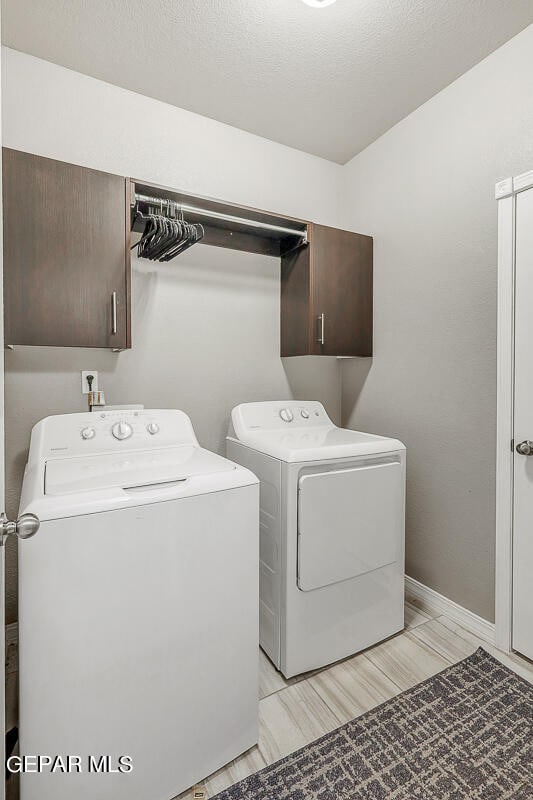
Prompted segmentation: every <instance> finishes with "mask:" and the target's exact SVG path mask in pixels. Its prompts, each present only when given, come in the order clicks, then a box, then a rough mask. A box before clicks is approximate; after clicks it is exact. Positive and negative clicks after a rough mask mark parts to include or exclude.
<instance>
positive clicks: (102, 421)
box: [29, 408, 198, 460]
mask: <svg viewBox="0 0 533 800" xmlns="http://www.w3.org/2000/svg"><path fill="white" fill-rule="evenodd" d="M181 444H188V445H191V444H192V445H195V446H198V440H197V439H196V436H195V434H194V430H193V427H192V425H191V421H190V419H189V417H188V416H187V414H184V412H183V411H178V410H171V409H156V410H149V409H143V410H141V409H116V410H115V409H113V410H110V411H106V410H105V408H104V409H102V410H101V411H93V412H92V413H90V412H85V413H82V414H61V415H57V416H53V417H46V418H45V419H42V420H41V421H40V422H38V423H37V425H36V426H35V427H34V429H33V432H32V439H31V444H30V456H29V460H31V459H32V458H33V457H35V458H38V459H43V458H44V459H46V458H54V457H57V458H62V457H68V456H77V455H81V454H85V455H91V454H92V453H95V454H96V453H116V452H123V451H127V450H142V449H149V448H151V447H157V448H161V447H175V446H176V445H181ZM32 451H33V452H32Z"/></svg>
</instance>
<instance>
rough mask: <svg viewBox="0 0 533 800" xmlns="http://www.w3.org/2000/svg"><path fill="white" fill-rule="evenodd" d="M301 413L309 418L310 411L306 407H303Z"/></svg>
mask: <svg viewBox="0 0 533 800" xmlns="http://www.w3.org/2000/svg"><path fill="white" fill-rule="evenodd" d="M300 414H301V415H302V417H303V418H304V419H309V411H308V410H307V409H306V408H302V410H301V411H300Z"/></svg>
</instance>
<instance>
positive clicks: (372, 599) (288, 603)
mask: <svg viewBox="0 0 533 800" xmlns="http://www.w3.org/2000/svg"><path fill="white" fill-rule="evenodd" d="M227 455H228V457H229V458H231V459H232V460H233V461H236V462H237V463H239V464H241V465H243V466H244V467H247V468H248V469H250V470H252V472H254V473H255V474H256V475H257V476H258V477H259V479H260V483H261V486H260V579H259V583H260V590H259V597H260V603H259V617H260V626H259V627H260V644H261V647H262V648H263V650H264V651H265V652H266V653H267V655H268V656H269V657H270V659H271V660H272V662H273V663H274V665H275V666H276V667H277V668H278V669H280V670H281V672H282V673H283V674H284V675H285V676H286V677H288V678H289V677H292V676H293V675H297V674H299V673H302V672H306V671H308V670H312V669H316V668H319V667H323V666H325V665H327V664H331V663H333V662H334V661H337V660H339V659H342V658H345V657H346V656H349V655H352V654H354V653H356V652H358V651H360V650H362V649H364V648H365V647H369V646H370V645H372V644H375V643H376V642H379V641H381V640H382V639H385V638H387V637H388V636H391V635H392V634H394V633H396V632H398V631H400V630H401V629H402V628H403V626H404V520H405V447H404V445H403V444H402V443H401V442H400V441H398V440H397V439H389V438H384V437H381V436H374V435H371V434H368V433H360V432H358V431H352V430H347V429H343V428H338V427H337V426H336V425H334V424H333V422H332V421H331V420H330V418H329V417H328V415H327V413H326V411H325V409H324V407H323V406H322V404H321V403H318V402H305V403H302V402H295V401H286V402H273V401H272V402H270V401H269V402H263V403H245V404H242V405H239V406H237V407H236V408H234V409H233V412H232V415H231V425H230V431H229V435H228V438H227Z"/></svg>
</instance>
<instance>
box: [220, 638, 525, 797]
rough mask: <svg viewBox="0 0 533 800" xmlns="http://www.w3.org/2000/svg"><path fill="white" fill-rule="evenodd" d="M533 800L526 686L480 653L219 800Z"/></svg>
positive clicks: (271, 768)
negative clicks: (463, 799)
mask: <svg viewBox="0 0 533 800" xmlns="http://www.w3.org/2000/svg"><path fill="white" fill-rule="evenodd" d="M465 797H466V798H474V799H475V800H507V798H513V800H526V799H527V800H531V799H532V798H533V686H532V685H531V684H529V683H528V682H527V681H525V680H523V679H522V678H520V677H519V676H518V675H516V674H515V673H514V672H512V671H511V670H509V669H507V667H504V666H503V665H502V664H501V663H500V662H499V661H497V660H496V659H495V658H493V657H492V656H491V655H489V654H488V653H487V652H485V650H483V649H481V648H480V649H479V650H478V651H477V652H476V653H474V654H473V655H471V656H469V657H468V658H466V659H465V660H464V661H461V662H460V663H459V664H455V665H454V666H452V667H449V668H448V669H446V670H444V672H441V673H439V674H438V675H435V676H434V677H433V678H429V680H427V681H424V683H420V684H418V686H415V687H413V688H412V689H409V690H408V691H406V692H403V693H402V694H400V695H398V696H397V697H394V698H392V699H391V700H389V701H387V702H386V703H383V705H381V706H378V707H377V708H375V709H372V710H371V711H368V712H367V713H366V714H363V716H361V717H358V718H357V719H354V720H352V721H351V722H348V723H347V724H346V725H343V726H342V727H341V728H337V730H334V731H332V732H331V733H328V734H326V736H323V737H322V738H320V739H317V740H316V741H315V742H312V744H310V745H308V746H307V747H304V748H302V749H301V750H299V751H297V752H296V753H292V754H291V755H290V756H287V757H286V758H284V759H282V760H281V761H278V762H277V763H275V764H272V765H271V766H269V767H266V768H265V769H262V770H261V771H260V772H256V773H255V774H254V775H251V776H250V777H249V778H245V779H244V780H242V781H240V782H239V783H236V784H235V785H234V786H232V787H230V788H229V789H226V790H225V791H223V792H221V793H219V794H218V795H217V796H216V800H348V799H349V800H459V798H461V800H462V798H465Z"/></svg>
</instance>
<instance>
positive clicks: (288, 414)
mask: <svg viewBox="0 0 533 800" xmlns="http://www.w3.org/2000/svg"><path fill="white" fill-rule="evenodd" d="M231 421H232V425H233V430H234V432H235V433H236V435H237V437H240V436H241V435H242V434H244V433H246V432H248V433H251V432H253V431H268V430H293V429H295V428H299V429H305V428H317V427H320V428H324V427H328V426H331V427H333V423H332V421H331V420H330V418H329V417H328V415H327V413H326V410H325V408H324V406H323V405H322V403H319V402H318V401H317V400H309V401H306V402H303V401H299V400H280V401H267V402H264V403H242V404H241V405H239V406H236V408H234V409H233V411H232V415H231Z"/></svg>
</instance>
